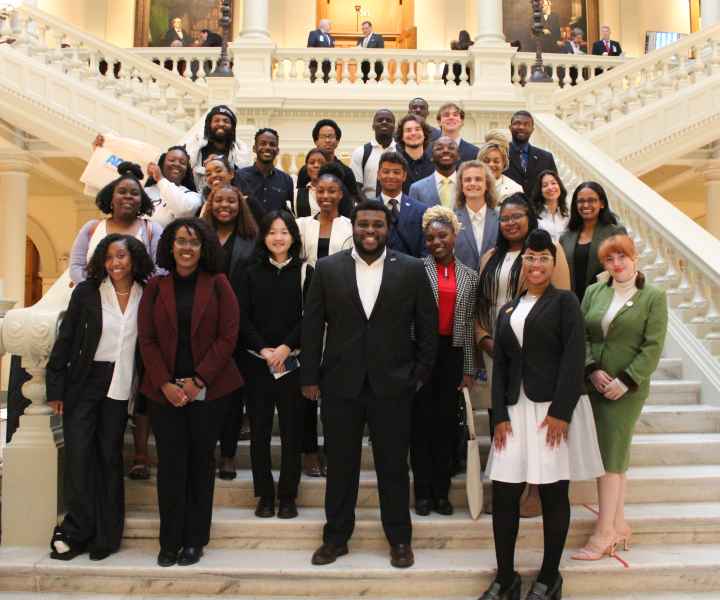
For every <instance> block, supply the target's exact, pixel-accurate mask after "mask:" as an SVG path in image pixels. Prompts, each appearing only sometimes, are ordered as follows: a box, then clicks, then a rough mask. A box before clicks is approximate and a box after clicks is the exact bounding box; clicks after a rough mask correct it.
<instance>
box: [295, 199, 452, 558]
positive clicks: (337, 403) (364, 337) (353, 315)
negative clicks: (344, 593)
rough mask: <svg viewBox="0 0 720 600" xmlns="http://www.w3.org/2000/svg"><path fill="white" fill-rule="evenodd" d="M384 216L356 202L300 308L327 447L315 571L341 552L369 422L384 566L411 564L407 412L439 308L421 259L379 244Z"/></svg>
mask: <svg viewBox="0 0 720 600" xmlns="http://www.w3.org/2000/svg"><path fill="white" fill-rule="evenodd" d="M390 220H391V215H390V211H388V209H387V208H386V207H385V206H384V205H383V204H381V203H380V202H377V201H376V200H364V201H362V202H361V203H360V204H359V205H358V206H357V207H356V208H355V211H354V212H353V215H352V223H353V242H354V247H353V249H352V250H345V251H342V252H338V253H336V254H333V255H332V256H329V257H327V258H324V259H323V260H321V261H320V262H319V263H318V264H317V267H316V270H315V273H314V275H313V279H312V284H311V286H310V291H309V293H308V297H307V300H306V302H305V314H304V318H303V328H302V349H303V358H302V366H301V372H300V377H301V382H302V392H303V395H304V396H305V397H306V398H310V399H313V400H316V399H317V398H318V397H320V396H322V411H323V428H324V432H325V436H326V439H327V441H328V444H327V448H328V450H327V467H328V473H327V487H326V491H325V515H326V519H327V523H326V524H325V528H324V530H323V544H322V545H321V546H320V547H319V548H318V549H317V550H316V551H315V553H314V554H313V557H312V563H313V564H315V565H326V564H329V563H332V562H335V560H336V559H337V558H338V557H339V556H343V555H344V554H347V553H348V547H347V542H348V540H349V539H350V536H351V535H352V532H353V529H354V526H355V504H356V502H357V495H358V484H359V476H360V458H361V455H362V438H363V432H364V428H365V425H366V424H367V425H368V427H369V430H370V436H371V439H372V449H373V458H374V461H375V471H376V473H377V479H378V491H379V495H380V515H381V520H382V524H383V529H384V531H385V535H386V537H387V539H388V541H389V543H390V564H392V566H394V567H397V568H404V567H410V566H412V565H413V563H414V556H413V552H412V546H411V540H412V525H411V522H410V481H409V476H408V450H409V444H410V424H411V406H412V401H413V395H414V393H415V390H416V389H417V388H418V386H419V385H421V384H422V382H424V381H426V380H427V378H428V376H429V374H430V371H431V369H432V365H433V363H434V361H435V353H436V345H437V327H438V321H437V318H438V317H437V312H438V311H437V307H436V305H435V300H434V298H433V293H432V290H431V288H430V283H429V281H428V279H427V276H426V275H425V269H424V266H423V263H422V262H421V261H419V260H417V259H415V258H412V257H409V256H405V255H404V254H401V253H399V252H396V251H394V250H391V249H388V248H386V242H387V239H388V234H389V229H390ZM411 331H412V333H411Z"/></svg>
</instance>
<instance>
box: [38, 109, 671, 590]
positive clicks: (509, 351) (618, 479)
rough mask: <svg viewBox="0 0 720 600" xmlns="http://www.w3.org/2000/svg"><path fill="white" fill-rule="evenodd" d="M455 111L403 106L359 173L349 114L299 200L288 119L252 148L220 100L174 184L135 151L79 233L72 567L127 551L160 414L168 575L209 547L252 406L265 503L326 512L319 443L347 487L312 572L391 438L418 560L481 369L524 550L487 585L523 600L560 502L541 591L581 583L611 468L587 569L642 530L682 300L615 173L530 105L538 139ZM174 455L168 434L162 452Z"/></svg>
mask: <svg viewBox="0 0 720 600" xmlns="http://www.w3.org/2000/svg"><path fill="white" fill-rule="evenodd" d="M428 112H429V107H428V105H427V102H425V101H424V100H423V99H422V98H415V99H413V100H412V101H411V102H410V104H409V107H408V114H407V115H405V116H403V118H402V119H400V121H399V123H397V124H396V122H395V115H394V114H393V113H392V112H391V111H389V110H387V109H381V110H379V111H377V112H376V114H375V116H374V119H373V123H372V127H373V132H374V139H373V140H372V141H370V142H369V143H368V144H365V145H363V146H360V147H359V148H357V149H356V150H355V151H354V152H353V156H352V161H351V166H350V167H347V166H345V165H344V164H343V163H341V162H340V161H339V159H338V157H337V156H336V154H335V151H336V149H337V147H338V144H339V142H340V139H341V136H342V131H341V129H340V127H339V126H338V124H337V123H336V122H335V121H332V120H330V119H322V120H321V121H319V122H318V123H317V124H316V125H315V127H314V128H313V130H312V138H313V142H314V144H315V147H314V148H313V149H312V150H310V151H309V152H308V154H307V157H306V161H305V166H304V167H303V169H302V170H301V172H300V173H299V175H298V179H297V184H296V187H297V189H294V188H295V186H294V185H293V181H292V179H291V178H290V177H289V176H288V175H287V174H285V173H283V172H282V171H281V170H279V169H278V168H277V167H275V166H274V161H275V159H276V157H277V155H278V151H279V134H278V133H277V132H276V131H274V130H272V129H268V128H264V129H260V130H258V132H257V134H256V135H255V142H254V146H253V150H254V153H255V161H254V163H253V164H252V165H248V166H243V165H242V164H239V161H238V160H237V157H238V156H240V153H239V151H238V150H239V148H238V146H237V143H236V140H235V131H234V130H235V125H236V119H235V115H234V113H233V112H232V111H231V110H230V109H229V108H228V107H225V106H218V107H214V108H213V109H211V110H210V111H209V112H208V114H207V117H206V121H205V129H204V137H203V138H202V140H201V141H200V143H199V144H196V145H195V146H194V147H192V148H187V147H185V146H174V147H172V148H169V149H168V151H167V152H166V153H164V154H163V155H162V156H161V157H160V158H159V160H158V162H157V164H156V163H151V164H150V165H148V167H147V173H148V175H149V176H150V178H149V179H148V180H146V181H143V173H142V172H141V170H140V169H139V167H137V166H135V165H130V164H122V165H121V166H120V167H119V177H118V178H117V179H116V180H114V181H113V182H111V183H109V184H108V185H107V186H106V187H105V188H103V189H102V190H101V191H100V192H99V193H98V195H97V206H98V207H99V208H100V210H102V211H103V212H104V213H106V214H107V215H108V216H107V218H105V219H101V220H99V221H96V220H93V221H91V222H90V223H88V224H87V225H86V226H84V227H83V228H82V230H81V231H80V232H79V234H78V236H77V239H76V242H75V245H74V248H73V252H72V260H71V263H72V266H71V275H72V279H73V281H74V282H75V288H74V290H73V293H72V297H71V300H70V305H69V307H68V310H67V313H66V316H65V318H64V319H63V321H62V324H61V328H60V332H59V335H58V339H57V342H56V344H55V347H54V348H53V351H52V355H51V357H50V361H49V364H48V374H47V381H48V399H49V402H50V404H51V405H52V406H53V408H54V409H55V411H56V412H57V413H59V414H62V415H63V425H64V429H65V450H66V461H65V463H66V466H65V474H66V484H65V495H66V498H67V502H66V505H67V509H68V511H67V514H66V516H65V518H64V520H63V522H62V524H61V525H59V526H58V527H57V528H56V529H55V531H54V533H53V537H52V540H51V551H52V557H53V558H57V559H61V560H68V559H71V558H73V557H75V556H77V555H78V554H80V553H83V552H86V551H89V553H90V558H91V559H93V560H101V559H103V558H105V557H107V556H108V555H110V554H111V553H113V552H116V551H117V550H118V548H119V546H120V543H121V538H122V531H123V522H124V494H123V492H124V490H123V461H122V449H123V434H124V430H125V425H126V421H127V418H128V415H133V416H134V418H135V419H136V420H137V417H138V416H139V415H148V417H149V423H150V425H151V427H152V431H153V433H154V435H155V439H156V446H157V454H158V465H157V489H158V504H159V511H160V553H159V555H158V564H159V565H161V566H170V565H174V564H179V565H190V564H194V563H196V562H197V561H198V560H200V558H201V557H202V555H203V548H204V547H205V546H206V545H207V543H208V541H209V535H210V524H211V520H212V500H213V488H214V479H215V473H216V464H215V458H214V457H215V451H216V446H217V444H218V441H220V442H221V456H222V460H221V465H220V469H219V473H220V475H221V476H223V477H227V478H233V477H234V476H235V468H234V464H233V459H234V455H235V451H236V448H237V435H238V430H239V422H240V420H241V418H242V413H243V410H242V406H243V404H244V406H245V409H246V411H247V414H248V416H249V419H250V440H251V441H250V454H251V463H252V476H253V485H254V491H255V496H256V497H257V499H258V500H257V506H256V509H255V514H256V515H257V517H259V518H270V517H273V516H275V515H277V517H278V518H285V519H290V518H294V517H296V516H297V515H298V506H297V504H296V498H297V494H298V487H299V483H300V479H301V473H302V470H303V459H302V456H303V454H304V455H305V457H306V458H307V457H310V458H311V460H310V461H308V463H307V464H306V465H305V467H306V472H307V473H308V474H310V475H314V476H323V475H325V476H326V478H327V485H326V495H325V512H326V519H327V522H326V524H325V527H324V530H323V540H322V544H321V545H320V547H319V548H318V549H317V550H316V551H315V553H314V554H313V556H312V563H313V564H315V565H325V564H328V563H332V562H334V561H335V560H336V559H337V558H338V557H340V556H342V555H344V554H347V553H348V551H349V549H348V541H349V539H350V537H351V536H352V533H353V528H354V523H355V504H356V500H357V495H358V485H359V476H360V465H361V453H362V440H363V435H364V432H365V428H366V427H367V428H368V430H369V434H370V440H371V448H372V452H373V458H374V465H375V470H376V473H377V482H378V492H379V498H380V510H381V519H382V525H383V528H384V531H385V534H386V537H387V539H388V542H389V544H390V562H391V564H392V565H393V566H395V567H398V568H405V567H410V566H411V565H412V564H413V563H414V555H413V551H412V545H411V542H412V525H411V518H410V477H409V470H408V457H409V463H410V465H411V468H412V472H413V486H414V498H415V500H414V508H415V512H416V514H417V515H419V516H421V517H422V516H425V515H428V514H430V512H431V511H434V512H436V513H438V514H441V515H450V514H452V513H453V511H454V507H453V505H452V504H451V502H450V500H449V491H450V486H451V476H452V470H451V462H452V458H453V448H454V447H455V446H456V445H457V441H458V440H457V431H458V427H457V425H458V411H457V409H458V393H459V390H461V389H462V388H463V387H464V388H468V389H472V388H473V387H474V386H476V385H478V384H477V380H478V378H479V372H484V373H485V372H486V373H487V377H488V381H489V382H490V387H489V390H490V391H489V394H488V399H487V404H486V407H487V408H488V409H489V413H490V424H491V428H490V432H491V436H492V442H493V443H492V447H491V452H490V456H489V459H488V464H487V468H486V475H487V477H488V478H490V479H491V480H492V487H493V502H492V518H493V530H494V537H495V548H496V555H497V563H498V574H497V578H496V580H495V581H494V582H493V584H492V586H491V587H490V588H489V589H488V590H487V591H486V592H484V594H483V595H482V599H483V600H498V599H513V600H514V599H516V598H519V594H520V578H519V576H518V574H517V573H516V572H515V570H514V552H515V541H516V538H517V533H518V522H519V518H520V515H521V504H522V502H523V501H522V500H521V498H522V497H525V498H526V499H527V498H531V497H532V496H533V495H535V496H536V497H537V498H539V501H540V504H541V512H542V515H543V524H544V536H545V553H544V559H543V564H542V567H541V570H540V573H539V575H538V577H537V580H536V581H535V583H534V585H533V587H532V589H531V591H530V593H529V594H528V596H527V598H528V599H530V600H543V599H550V598H560V596H561V589H562V577H561V576H560V572H559V564H560V558H561V555H562V552H563V549H564V545H565V537H566V535H567V531H568V527H569V520H570V503H569V496H568V494H569V492H568V489H569V482H570V481H571V480H578V479H592V478H598V497H599V504H600V511H599V518H598V521H597V524H596V528H595V532H594V533H593V535H592V536H591V537H590V539H589V540H588V543H587V545H586V546H585V547H584V548H583V549H581V550H580V551H579V552H578V553H576V554H575V555H574V556H573V558H577V559H581V560H597V559H600V558H602V557H603V556H604V555H607V554H612V553H613V552H614V550H615V547H616V546H617V544H619V543H621V544H625V546H626V547H627V545H628V542H629V539H630V528H629V526H628V524H627V522H626V520H625V517H624V511H623V508H624V498H625V489H626V480H625V475H624V474H625V472H626V470H627V468H628V463H629V452H630V443H631V440H632V434H633V428H634V425H635V422H636V421H637V419H638V417H639V414H640V411H641V409H642V406H643V403H644V401H645V400H646V398H647V396H648V393H649V380H650V376H651V375H652V373H653V371H654V369H655V368H656V366H657V364H658V361H659V358H660V354H661V351H662V347H663V344H664V336H665V330H666V326H667V303H666V299H665V295H664V292H663V291H662V290H661V289H658V288H655V287H653V286H652V285H650V284H649V283H647V282H646V281H645V279H644V277H643V275H642V273H640V272H639V271H638V262H637V261H638V255H637V251H636V249H635V246H634V244H633V242H632V239H631V238H630V237H629V236H628V235H627V232H626V230H625V229H624V228H623V227H622V225H621V224H619V223H618V220H617V217H616V216H615V215H614V213H613V212H612V211H611V209H610V206H609V200H608V197H607V195H606V193H605V191H604V190H603V188H602V187H601V186H600V185H599V184H597V183H595V182H584V183H581V184H580V185H579V186H578V187H577V188H576V189H575V190H574V191H573V194H572V198H571V200H570V203H569V206H568V201H567V195H568V193H567V191H566V189H565V187H564V185H563V183H562V180H561V178H560V175H559V174H558V170H557V167H556V165H555V161H554V158H553V156H552V154H550V153H549V152H547V151H545V150H542V149H541V148H537V147H536V146H533V145H531V144H530V139H531V136H532V134H533V129H534V122H533V118H532V115H531V114H530V113H528V112H526V111H519V112H517V113H515V114H514V115H513V116H512V118H511V121H510V126H509V132H510V137H511V139H510V141H508V139H507V138H506V137H505V136H504V132H501V131H494V132H490V134H489V135H488V137H487V140H486V142H485V143H484V144H483V145H481V146H480V147H478V146H475V145H473V144H471V143H470V142H468V141H466V140H464V139H462V135H461V130H462V127H463V123H464V118H465V115H464V112H463V111H462V109H461V108H460V107H459V106H457V105H455V104H454V103H448V104H445V105H443V106H442V107H440V109H439V110H438V113H437V116H436V120H437V124H438V125H439V129H434V128H432V127H431V126H430V125H429V123H428ZM98 143H102V140H101V139H99V140H96V144H98ZM318 405H319V408H320V413H321V414H320V417H321V419H322V423H323V433H324V457H325V458H324V461H320V460H319V456H320V452H319V447H318V434H317V419H318ZM275 410H277V413H278V417H279V428H280V440H281V463H280V478H279V481H278V482H277V484H276V482H275V481H274V480H273V476H272V472H271V451H270V442H271V435H272V430H273V419H274V414H275ZM467 418H473V416H472V415H467ZM136 429H137V428H136ZM143 436H144V439H142V438H143ZM137 444H140V448H139V449H138V447H137ZM143 444H145V446H143ZM146 445H147V429H145V430H144V433H142V435H139V436H138V435H136V453H137V454H139V455H142V454H143V453H145V455H146V453H147V447H146ZM307 469H309V471H308V470H307ZM532 490H534V492H532Z"/></svg>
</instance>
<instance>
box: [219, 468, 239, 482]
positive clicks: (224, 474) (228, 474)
mask: <svg viewBox="0 0 720 600" xmlns="http://www.w3.org/2000/svg"><path fill="white" fill-rule="evenodd" d="M218 477H219V478H220V479H222V480H224V481H232V480H233V479H235V478H236V477H237V472H236V471H235V469H233V470H232V471H231V470H229V469H228V470H225V469H220V470H218Z"/></svg>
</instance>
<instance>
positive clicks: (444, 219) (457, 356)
mask: <svg viewBox="0 0 720 600" xmlns="http://www.w3.org/2000/svg"><path fill="white" fill-rule="evenodd" d="M460 227H461V225H460V221H459V220H458V218H457V216H456V215H455V213H454V212H453V210H452V209H450V208H446V207H444V206H433V207H431V208H429V209H427V210H426V211H425V214H424V215H423V232H424V233H425V246H426V247H427V250H428V252H429V253H430V256H426V257H425V258H423V262H424V263H425V273H426V275H427V277H428V280H429V281H430V286H431V287H432V290H433V294H434V296H435V302H436V304H437V309H438V331H437V334H438V352H437V358H436V359H435V366H434V367H433V372H432V377H431V378H430V381H428V382H427V383H426V384H425V385H424V386H423V387H421V388H420V389H419V390H418V392H417V393H416V394H415V399H414V402H413V411H412V413H413V423H412V437H411V441H410V462H411V464H412V470H413V482H414V486H415V512H416V513H417V514H418V515H420V516H427V515H429V514H430V510H434V511H435V512H437V513H439V514H441V515H451V514H452V513H453V506H452V504H450V501H449V500H448V492H449V491H450V476H451V472H450V466H451V462H452V456H453V446H454V445H455V441H456V440H455V438H456V435H455V434H456V432H457V422H458V420H457V407H458V401H457V400H458V390H459V389H460V388H462V387H467V388H471V387H472V385H473V382H474V379H475V377H474V376H475V343H474V339H473V331H474V323H475V307H476V304H477V286H478V276H477V273H476V272H475V271H474V270H473V269H470V268H469V267H466V266H465V265H464V264H462V263H461V262H460V261H459V260H456V258H455V253H454V248H455V238H456V236H457V234H458V232H459V231H460Z"/></svg>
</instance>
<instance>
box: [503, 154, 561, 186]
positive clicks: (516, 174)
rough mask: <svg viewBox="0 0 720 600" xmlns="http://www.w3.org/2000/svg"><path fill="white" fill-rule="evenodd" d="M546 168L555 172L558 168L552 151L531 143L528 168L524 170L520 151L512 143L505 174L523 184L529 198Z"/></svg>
mask: <svg viewBox="0 0 720 600" xmlns="http://www.w3.org/2000/svg"><path fill="white" fill-rule="evenodd" d="M546 170H550V171H555V172H557V170H558V169H557V166H556V165H555V157H554V156H553V155H552V153H550V152H548V151H547V150H543V149H542V148H538V147H537V146H533V145H530V146H529V147H528V161H527V170H525V171H523V168H522V162H521V160H520V151H519V150H518V149H517V148H515V147H514V146H513V145H512V144H511V145H510V162H509V163H508V168H507V169H505V173H504V174H505V175H507V176H508V177H509V178H510V179H512V180H513V181H515V182H517V183H519V184H520V185H521V186H523V190H524V191H525V195H527V196H528V197H529V198H531V197H532V194H533V190H534V189H535V185H536V184H537V177H538V175H539V174H540V173H541V172H542V171H546Z"/></svg>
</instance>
